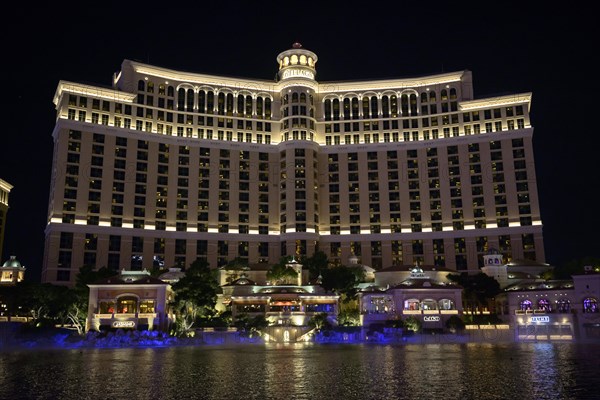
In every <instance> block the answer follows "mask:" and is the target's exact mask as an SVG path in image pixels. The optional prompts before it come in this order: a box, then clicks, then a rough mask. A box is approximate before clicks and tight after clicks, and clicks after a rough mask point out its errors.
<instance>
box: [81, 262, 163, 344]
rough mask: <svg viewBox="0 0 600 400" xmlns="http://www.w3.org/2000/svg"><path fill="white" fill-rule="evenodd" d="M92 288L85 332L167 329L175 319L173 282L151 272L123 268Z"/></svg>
mask: <svg viewBox="0 0 600 400" xmlns="http://www.w3.org/2000/svg"><path fill="white" fill-rule="evenodd" d="M88 287H89V288H90V294H89V300H88V315H87V319H86V329H85V330H86V332H87V331H88V330H90V329H92V330H95V331H100V330H106V329H140V330H160V331H166V330H167V329H168V327H169V325H170V324H171V323H172V322H173V318H174V317H173V316H172V315H171V314H170V312H169V302H170V301H172V300H173V298H172V296H173V291H172V289H171V285H170V284H169V283H167V282H164V281H162V280H160V279H158V278H154V277H152V276H150V273H149V272H148V271H120V273H119V275H116V276H113V277H110V278H106V279H102V280H100V281H98V282H94V283H93V284H88Z"/></svg>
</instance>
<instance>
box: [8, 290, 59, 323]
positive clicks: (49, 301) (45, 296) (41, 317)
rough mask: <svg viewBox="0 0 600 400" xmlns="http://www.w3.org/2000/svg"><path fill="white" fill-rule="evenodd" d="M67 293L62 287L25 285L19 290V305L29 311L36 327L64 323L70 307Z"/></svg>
mask: <svg viewBox="0 0 600 400" xmlns="http://www.w3.org/2000/svg"><path fill="white" fill-rule="evenodd" d="M22 283H25V282H22ZM69 292H70V289H69V288H68V287H66V286H62V285H53V284H51V283H27V284H26V285H23V286H22V287H21V288H20V293H19V297H20V305H21V307H22V308H26V309H27V310H28V311H29V313H30V315H31V317H32V320H33V321H32V322H33V324H34V325H36V326H42V325H46V324H48V325H51V326H52V325H54V324H56V322H60V323H64V322H65V320H66V319H67V318H68V317H67V315H68V310H69V307H70V295H69Z"/></svg>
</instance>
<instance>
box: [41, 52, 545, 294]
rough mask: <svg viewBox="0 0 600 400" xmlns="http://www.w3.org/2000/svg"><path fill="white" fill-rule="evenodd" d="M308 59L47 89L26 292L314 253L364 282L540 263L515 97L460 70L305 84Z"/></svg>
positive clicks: (137, 68) (147, 69)
mask: <svg viewBox="0 0 600 400" xmlns="http://www.w3.org/2000/svg"><path fill="white" fill-rule="evenodd" d="M317 60H318V58H317V55H316V54H315V53H313V52H312V51H309V50H307V49H305V48H303V47H302V45H300V44H299V43H295V44H294V45H293V47H292V48H291V49H289V50H286V51H283V52H282V53H280V54H279V55H278V56H277V58H276V61H277V65H278V73H277V78H276V79H275V80H260V79H244V78H233V77H225V76H213V75H205V74H200V73H191V72H184V71H177V70H172V69H168V68H163V67H159V66H153V65H147V64H143V63H139V62H136V61H131V60H125V61H123V63H122V65H121V70H120V71H119V72H117V73H115V74H114V76H113V81H112V82H113V83H112V86H111V87H103V86H100V85H89V84H83V83H77V82H67V81H61V82H59V84H58V87H57V90H56V94H55V97H54V104H55V105H56V111H57V114H56V126H55V128H54V131H53V132H52V135H53V138H54V149H53V152H54V161H53V167H52V168H53V171H52V180H51V184H50V197H49V205H48V225H47V227H46V241H45V256H44V265H43V271H42V280H43V281H44V282H52V283H63V284H73V282H74V280H75V275H76V274H77V271H78V270H79V268H80V267H81V266H82V265H86V264H88V265H96V266H97V267H102V266H107V267H109V268H111V269H114V270H115V271H118V270H120V269H122V268H125V269H132V270H135V269H137V270H141V269H143V268H147V269H148V268H151V267H152V266H154V265H158V266H166V267H174V266H180V267H185V266H187V265H189V264H190V263H191V262H193V261H194V260H195V259H196V258H197V257H202V258H206V259H207V261H208V262H209V264H210V265H211V267H213V268H216V267H220V266H223V265H225V264H227V262H228V261H231V260H233V259H234V258H236V257H239V258H241V259H242V260H244V261H246V262H248V263H249V264H271V265H272V264H275V263H277V262H278V261H279V259H280V257H282V256H302V255H312V254H313V253H314V251H315V250H316V249H320V250H323V251H324V252H325V253H326V254H327V255H328V257H329V259H330V261H331V262H332V263H333V264H341V263H342V262H343V261H344V260H348V259H349V257H351V256H355V257H357V258H358V259H359V260H360V262H361V264H363V265H367V266H369V267H371V268H373V269H374V270H380V269H383V268H388V267H392V266H401V265H414V264H415V263H418V264H419V265H431V266H435V267H438V268H445V269H448V270H452V271H465V270H476V269H478V268H479V267H480V266H482V265H483V261H482V256H483V255H484V254H485V253H486V251H487V250H488V248H491V247H493V248H496V249H498V250H499V252H500V253H501V254H502V255H503V256H504V257H505V258H506V259H507V260H509V261H511V260H522V259H527V260H535V261H537V262H542V263H543V262H544V261H545V260H544V249H543V238H542V222H541V218H540V210H539V202H538V193H537V188H536V177H535V169H534V157H533V147H532V135H533V127H532V126H531V123H530V118H529V111H530V106H531V93H513V94H508V95H502V96H493V97H483V98H481V97H480V98H477V97H475V95H474V91H473V75H472V73H471V72H470V71H466V70H465V71H457V72H450V73H442V74H438V75H429V76H421V77H412V78H399V79H386V80H370V81H347V82H319V81H318V80H317V79H316V77H317V70H316V63H317ZM265 75H267V76H269V75H271V74H270V73H269V72H268V71H266V72H265Z"/></svg>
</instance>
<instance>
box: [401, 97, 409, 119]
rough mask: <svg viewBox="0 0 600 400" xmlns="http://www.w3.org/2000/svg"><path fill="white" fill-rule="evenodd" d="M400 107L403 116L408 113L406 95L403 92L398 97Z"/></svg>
mask: <svg viewBox="0 0 600 400" xmlns="http://www.w3.org/2000/svg"><path fill="white" fill-rule="evenodd" d="M400 109H401V110H402V115H403V116H405V115H408V96H407V95H405V94H403V95H402V96H401V97H400Z"/></svg>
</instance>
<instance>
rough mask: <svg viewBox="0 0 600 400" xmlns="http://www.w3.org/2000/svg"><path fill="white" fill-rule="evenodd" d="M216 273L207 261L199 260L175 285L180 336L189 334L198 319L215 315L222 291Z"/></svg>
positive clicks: (175, 302) (175, 303) (175, 301)
mask: <svg viewBox="0 0 600 400" xmlns="http://www.w3.org/2000/svg"><path fill="white" fill-rule="evenodd" d="M214 272H215V271H213V270H211V269H210V267H209V265H208V262H207V261H206V260H204V259H201V258H198V259H196V261H194V262H193V263H191V264H190V268H188V269H187V270H186V271H185V276H184V277H183V278H181V279H180V280H179V281H177V282H176V283H175V284H174V285H173V290H174V292H175V300H174V302H173V304H172V305H173V307H174V308H175V313H176V316H177V328H178V329H177V330H178V333H179V334H187V332H188V331H189V330H190V329H191V327H192V326H193V325H194V323H195V322H196V320H197V319H198V318H204V317H210V316H212V315H213V314H214V312H215V304H216V303H217V293H218V291H219V289H220V288H219V283H218V282H217V279H216V276H215V273H214Z"/></svg>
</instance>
